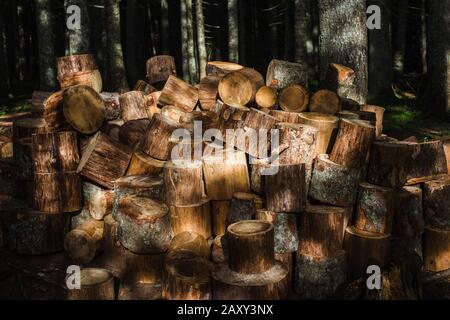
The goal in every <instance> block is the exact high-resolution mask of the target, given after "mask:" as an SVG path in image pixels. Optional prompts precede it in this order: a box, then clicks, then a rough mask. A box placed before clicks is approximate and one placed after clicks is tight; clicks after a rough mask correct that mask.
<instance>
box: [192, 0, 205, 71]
mask: <svg viewBox="0 0 450 320" xmlns="http://www.w3.org/2000/svg"><path fill="white" fill-rule="evenodd" d="M195 15H196V19H197V47H198V62H199V64H198V66H199V69H200V70H199V73H200V79H202V78H203V77H204V76H206V62H207V60H208V57H207V53H206V43H205V17H204V15H203V0H196V2H195Z"/></svg>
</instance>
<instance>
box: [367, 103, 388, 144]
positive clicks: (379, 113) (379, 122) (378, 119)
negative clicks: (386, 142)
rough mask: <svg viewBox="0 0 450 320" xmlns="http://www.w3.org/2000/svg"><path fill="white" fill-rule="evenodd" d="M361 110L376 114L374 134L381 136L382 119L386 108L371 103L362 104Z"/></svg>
mask: <svg viewBox="0 0 450 320" xmlns="http://www.w3.org/2000/svg"><path fill="white" fill-rule="evenodd" d="M361 111H369V112H374V113H375V115H376V129H377V130H376V134H377V137H379V136H381V134H382V133H383V119H384V112H385V111H386V109H384V108H382V107H379V106H373V105H363V106H361Z"/></svg>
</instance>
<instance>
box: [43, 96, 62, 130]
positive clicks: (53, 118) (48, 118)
mask: <svg viewBox="0 0 450 320" xmlns="http://www.w3.org/2000/svg"><path fill="white" fill-rule="evenodd" d="M63 93H64V91H62V90H61V91H58V92H55V93H53V94H52V95H51V96H49V97H48V98H47V100H45V101H44V112H43V118H44V120H45V123H46V124H47V126H48V128H49V131H57V130H60V129H64V128H66V127H68V123H67V121H66V119H65V117H64V112H63V104H64V101H63Z"/></svg>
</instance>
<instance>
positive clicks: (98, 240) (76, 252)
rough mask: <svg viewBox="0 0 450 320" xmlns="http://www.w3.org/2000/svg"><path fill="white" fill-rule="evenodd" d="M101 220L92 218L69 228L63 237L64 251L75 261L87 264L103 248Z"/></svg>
mask: <svg viewBox="0 0 450 320" xmlns="http://www.w3.org/2000/svg"><path fill="white" fill-rule="evenodd" d="M103 225H104V223H103V221H97V220H94V219H91V220H88V221H86V222H85V223H84V224H82V225H81V226H79V227H77V228H75V229H73V230H71V231H70V232H69V233H67V234H66V237H65V239H64V251H65V252H66V254H67V255H68V256H69V257H70V259H71V260H72V261H73V262H75V263H82V264H87V263H90V262H92V260H94V258H95V257H96V256H97V255H99V254H100V252H101V251H102V249H103Z"/></svg>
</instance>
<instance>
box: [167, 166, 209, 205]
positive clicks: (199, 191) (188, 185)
mask: <svg viewBox="0 0 450 320" xmlns="http://www.w3.org/2000/svg"><path fill="white" fill-rule="evenodd" d="M164 187H165V196H166V203H167V204H169V205H173V206H183V205H191V204H195V203H200V202H201V201H202V200H203V197H204V195H205V191H204V190H205V189H204V185H203V172H202V163H201V162H200V161H193V162H190V161H182V162H179V161H177V162H172V161H169V162H167V163H166V165H165V166H164Z"/></svg>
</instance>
